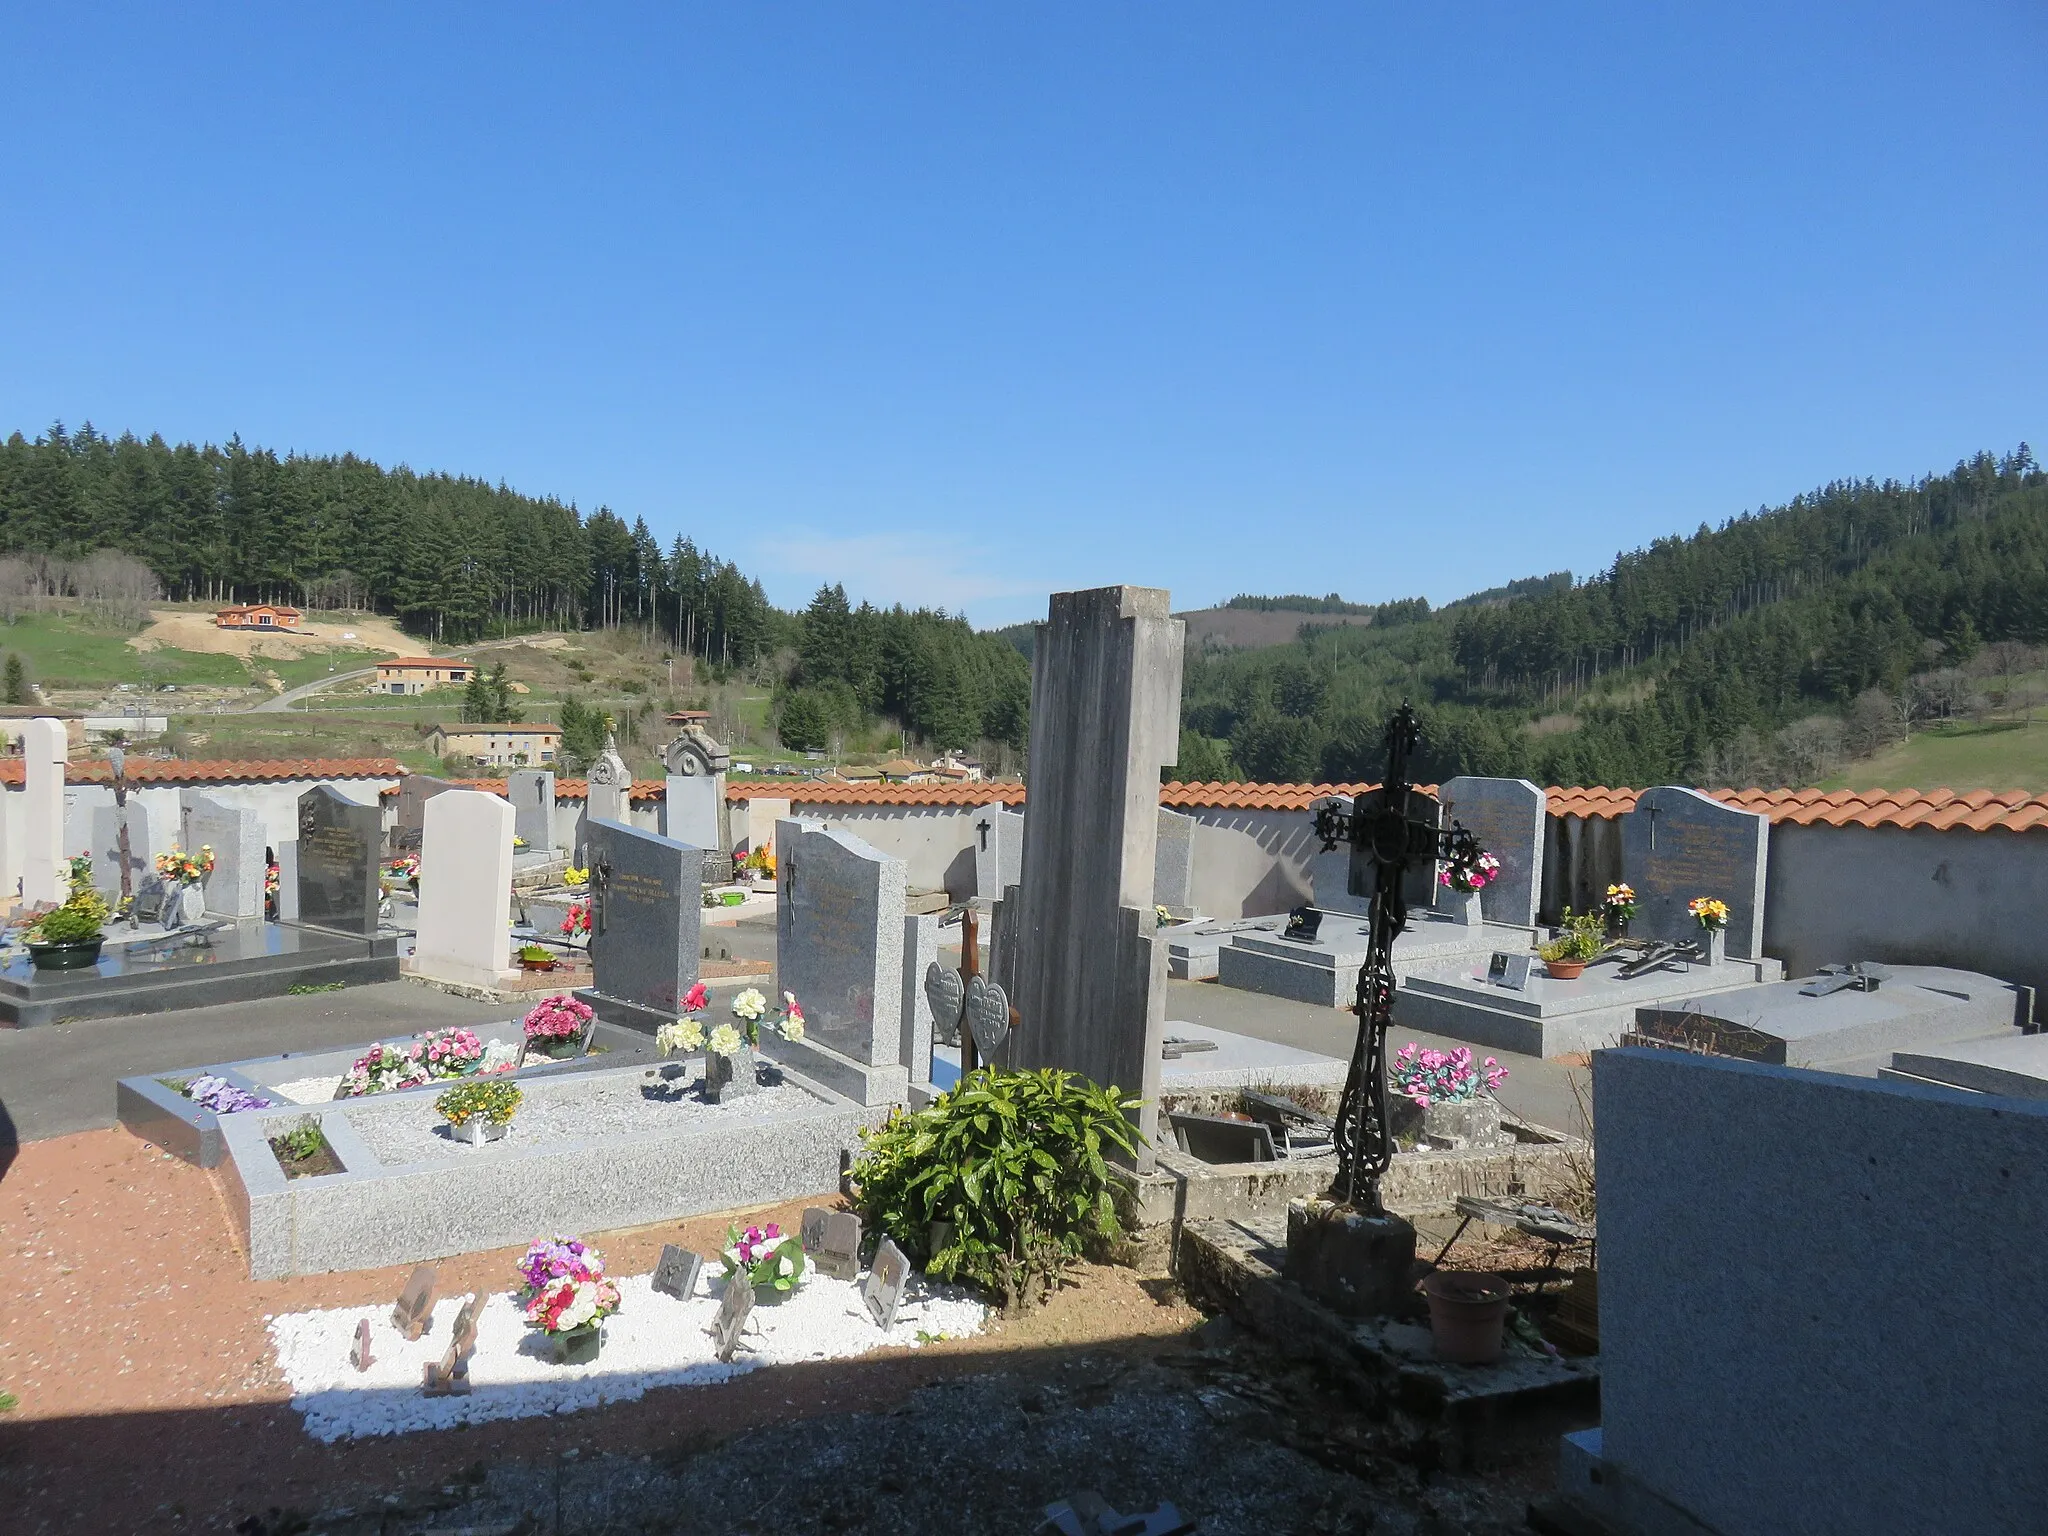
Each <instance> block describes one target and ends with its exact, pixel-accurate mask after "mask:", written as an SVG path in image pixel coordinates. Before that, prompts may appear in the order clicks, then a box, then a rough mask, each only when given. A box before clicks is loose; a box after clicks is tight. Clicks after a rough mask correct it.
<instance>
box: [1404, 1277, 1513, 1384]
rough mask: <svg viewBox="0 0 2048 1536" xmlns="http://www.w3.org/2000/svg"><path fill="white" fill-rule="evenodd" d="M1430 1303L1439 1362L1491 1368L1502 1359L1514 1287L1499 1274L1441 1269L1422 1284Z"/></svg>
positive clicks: (1430, 1326) (1431, 1325) (1430, 1328)
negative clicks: (1502, 1345)
mask: <svg viewBox="0 0 2048 1536" xmlns="http://www.w3.org/2000/svg"><path fill="white" fill-rule="evenodd" d="M1422 1294H1423V1295H1424V1296H1425V1297H1427V1298H1428V1300H1429V1331H1430V1333H1431V1334H1432V1335H1433V1336H1434V1337H1435V1339H1436V1352H1437V1356H1438V1358H1440V1359H1444V1360H1449V1361H1451V1362H1452V1363H1453V1364H1455V1365H1491V1364H1492V1363H1493V1362H1494V1361H1496V1360H1498V1359H1499V1358H1500V1352H1501V1340H1502V1336H1503V1334H1504V1333H1505V1331H1506V1326H1507V1317H1508V1298H1509V1297H1510V1296H1511V1295H1513V1294H1514V1292H1513V1288H1512V1287H1511V1286H1509V1284H1508V1283H1507V1281H1505V1280H1503V1279H1502V1278H1501V1277H1500V1276H1499V1275H1476V1274H1467V1273H1465V1272H1463V1271H1461V1270H1441V1269H1440V1270H1438V1271H1437V1272H1436V1273H1435V1274H1433V1275H1431V1276H1429V1277H1428V1278H1427V1279H1426V1280H1424V1281H1423V1282H1422Z"/></svg>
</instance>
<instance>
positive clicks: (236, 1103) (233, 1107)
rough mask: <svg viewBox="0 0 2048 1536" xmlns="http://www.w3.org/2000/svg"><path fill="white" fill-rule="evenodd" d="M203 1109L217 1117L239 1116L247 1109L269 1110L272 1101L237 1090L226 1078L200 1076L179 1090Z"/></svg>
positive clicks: (256, 1094) (246, 1091)
mask: <svg viewBox="0 0 2048 1536" xmlns="http://www.w3.org/2000/svg"><path fill="white" fill-rule="evenodd" d="M178 1091H179V1092H180V1093H182V1094H184V1096H185V1097H186V1098H188V1099H190V1100H191V1101H192V1102H193V1103H194V1104H197V1105H198V1106H199V1107H200V1108H201V1109H208V1110H211V1111H213V1113H215V1114H216V1115H238V1114H240V1113H241V1112H242V1111H243V1110H245V1109H269V1108H270V1107H271V1105H270V1100H268V1099H266V1098H264V1097H263V1095H262V1094H260V1093H251V1092H250V1091H249V1090H248V1089H246V1088H237V1087H236V1086H235V1085H234V1084H233V1083H231V1082H229V1081H228V1080H227V1079H226V1078H224V1077H212V1076H200V1077H195V1078H193V1079H192V1080H191V1081H189V1082H187V1083H186V1084H185V1085H184V1086H183V1087H182V1088H180V1089H179V1090H178Z"/></svg>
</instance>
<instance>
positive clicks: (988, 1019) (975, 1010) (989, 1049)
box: [966, 976, 1010, 1061]
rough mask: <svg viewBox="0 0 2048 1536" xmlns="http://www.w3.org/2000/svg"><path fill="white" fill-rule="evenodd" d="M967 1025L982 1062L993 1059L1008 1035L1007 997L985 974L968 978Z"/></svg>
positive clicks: (1008, 1014)
mask: <svg viewBox="0 0 2048 1536" xmlns="http://www.w3.org/2000/svg"><path fill="white" fill-rule="evenodd" d="M966 1010H967V1011H966V1019H967V1028H968V1030H969V1031H970V1032H971V1033H972V1034H973V1036H974V1048H975V1049H976V1050H977V1051H979V1052H980V1053H981V1059H982V1060H983V1061H992V1060H994V1059H995V1054H996V1052H997V1050H999V1049H1000V1048H1001V1046H1002V1043H1003V1042H1004V1041H1005V1040H1007V1039H1009V1038H1010V999H1009V998H1008V997H1006V996H1005V995H1004V993H1003V989H1002V988H1001V987H999V986H997V985H996V984H995V983H994V982H992V981H990V980H989V979H988V978H987V977H986V976H970V977H968V978H967V993H966Z"/></svg>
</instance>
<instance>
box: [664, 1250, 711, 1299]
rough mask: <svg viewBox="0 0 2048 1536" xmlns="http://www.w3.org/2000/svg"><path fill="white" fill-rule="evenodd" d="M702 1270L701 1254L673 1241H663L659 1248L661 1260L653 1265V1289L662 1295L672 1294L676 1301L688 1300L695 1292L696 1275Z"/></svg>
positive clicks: (702, 1260)
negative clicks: (681, 1246) (678, 1245)
mask: <svg viewBox="0 0 2048 1536" xmlns="http://www.w3.org/2000/svg"><path fill="white" fill-rule="evenodd" d="M703 1272H704V1259H703V1256H702V1255H701V1254H695V1253H692V1252H690V1250H689V1249H687V1248H678V1247H677V1246H676V1245H675V1244H674V1243H664V1244H662V1248H661V1262H660V1263H658V1264H656V1265H655V1266H654V1280H653V1282H652V1283H653V1286H654V1289H655V1290H657V1291H659V1292H661V1294H662V1295H664V1296H673V1297H675V1299H676V1300H677V1301H688V1300H689V1299H690V1298H691V1297H692V1296H694V1295H696V1294H697V1276H698V1275H700V1274H702V1273H703Z"/></svg>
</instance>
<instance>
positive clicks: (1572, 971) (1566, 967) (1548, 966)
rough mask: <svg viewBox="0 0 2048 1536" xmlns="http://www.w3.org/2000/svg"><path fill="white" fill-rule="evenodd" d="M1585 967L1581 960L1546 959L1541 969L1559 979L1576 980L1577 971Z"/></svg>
mask: <svg viewBox="0 0 2048 1536" xmlns="http://www.w3.org/2000/svg"><path fill="white" fill-rule="evenodd" d="M1585 968H1586V962H1585V961H1583V960H1546V961H1544V962H1543V969H1544V970H1546V971H1548V972H1550V974H1551V975H1552V976H1553V977H1554V978H1556V979H1557V980H1559V981H1576V980H1578V977H1579V973H1580V972H1581V971H1583V970H1584V969H1585Z"/></svg>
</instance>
